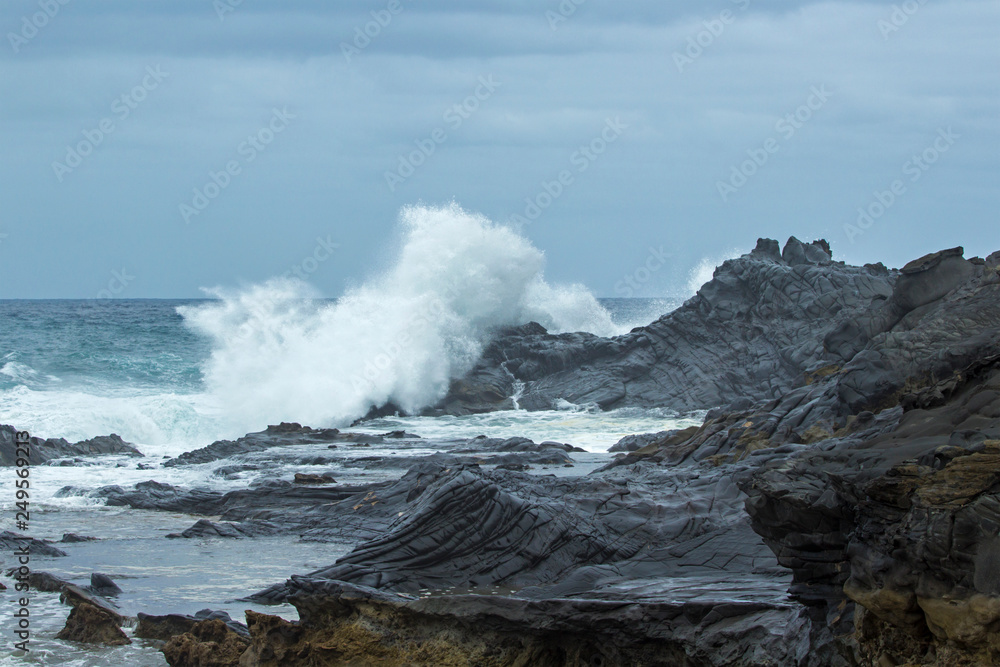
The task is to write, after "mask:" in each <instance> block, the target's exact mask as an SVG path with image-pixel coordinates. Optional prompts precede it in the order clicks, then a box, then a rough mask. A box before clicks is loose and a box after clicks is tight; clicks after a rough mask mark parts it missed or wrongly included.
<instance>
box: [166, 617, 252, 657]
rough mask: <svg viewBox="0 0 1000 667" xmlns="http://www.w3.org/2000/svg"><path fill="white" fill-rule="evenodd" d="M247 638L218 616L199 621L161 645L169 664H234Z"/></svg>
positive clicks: (247, 644) (246, 643)
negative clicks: (217, 617)
mask: <svg viewBox="0 0 1000 667" xmlns="http://www.w3.org/2000/svg"><path fill="white" fill-rule="evenodd" d="M247 646H249V642H248V641H247V640H246V638H244V637H243V636H242V635H240V634H238V633H236V632H234V631H233V630H232V628H230V627H229V626H228V625H226V623H225V622H224V621H222V620H220V619H211V620H204V621H198V622H196V623H195V624H194V625H192V626H191V629H190V630H188V631H187V632H185V633H184V634H180V635H175V636H173V637H171V638H170V640H169V641H167V643H166V644H165V645H164V646H163V648H161V649H160V650H161V651H163V656H164V657H165V658H166V659H167V664H169V665H171V666H172V667H236V666H237V665H239V664H240V656H242V655H243V652H244V651H246V649H247Z"/></svg>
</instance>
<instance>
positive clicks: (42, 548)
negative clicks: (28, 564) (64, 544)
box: [0, 530, 66, 561]
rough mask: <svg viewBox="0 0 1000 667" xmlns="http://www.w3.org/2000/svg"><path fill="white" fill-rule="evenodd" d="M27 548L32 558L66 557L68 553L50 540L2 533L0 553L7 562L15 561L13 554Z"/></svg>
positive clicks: (0, 535) (0, 536)
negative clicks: (0, 552) (53, 544)
mask: <svg viewBox="0 0 1000 667" xmlns="http://www.w3.org/2000/svg"><path fill="white" fill-rule="evenodd" d="M24 546H27V547H28V549H29V550H30V552H31V555H32V556H50V557H55V556H65V555H66V552H65V551H63V550H62V549H59V548H57V547H54V546H52V543H51V542H50V541H48V540H39V539H35V538H33V537H25V536H24V535H18V534H17V533H12V532H10V531H9V530H5V531H3V532H2V533H0V551H2V552H3V554H4V555H3V558H4V560H5V561H10V560H12V559H13V553H14V552H15V551H18V550H20V549H21V548H22V547H24Z"/></svg>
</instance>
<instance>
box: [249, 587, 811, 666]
mask: <svg viewBox="0 0 1000 667" xmlns="http://www.w3.org/2000/svg"><path fill="white" fill-rule="evenodd" d="M295 586H296V595H295V597H294V598H293V603H294V604H295V606H296V607H297V608H298V611H299V616H300V619H301V620H300V621H299V622H297V623H290V622H288V621H285V620H283V619H281V618H279V617H277V616H269V615H265V614H259V613H256V612H253V611H248V612H247V625H248V626H249V629H250V635H251V638H252V641H251V644H250V647H249V649H248V650H247V652H246V654H245V655H244V658H243V660H244V664H248V665H288V666H295V665H314V664H324V663H325V664H345V665H348V664H379V665H389V666H402V665H417V664H420V665H430V664H434V665H445V664H454V665H485V664H496V665H539V666H541V667H548V666H553V667H554V666H557V665H558V666H562V665H570V664H571V665H625V664H643V665H660V666H664V667H665V666H667V665H671V666H673V665H692V666H695V665H697V666H702V665H706V666H707V665H730V664H741V665H761V666H762V665H766V664H794V663H795V661H796V656H797V654H801V653H802V652H803V651H804V646H803V640H802V636H801V627H802V623H803V622H802V619H801V618H800V614H799V612H798V611H797V610H795V609H793V606H792V605H789V604H787V603H763V602H746V603H741V602H735V603H734V602H729V603H723V602H721V601H720V602H713V601H710V600H707V599H702V600H700V601H696V600H676V601H671V600H666V599H656V598H655V596H653V597H650V598H645V599H643V598H642V597H641V596H635V597H634V598H633V599H632V600H630V601H628V602H625V601H622V600H594V599H589V600H585V599H581V600H574V599H560V600H546V601H533V600H528V599H523V598H517V597H495V596H483V595H447V596H440V597H431V598H426V599H420V600H415V599H413V598H408V597H405V596H399V595H394V594H388V593H384V592H380V591H376V590H373V589H370V588H365V587H362V586H352V585H349V584H343V583H338V582H327V581H314V580H310V579H304V578H303V579H297V580H296V582H295ZM319 647H323V648H319Z"/></svg>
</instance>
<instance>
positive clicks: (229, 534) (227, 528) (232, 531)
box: [166, 519, 281, 539]
mask: <svg viewBox="0 0 1000 667" xmlns="http://www.w3.org/2000/svg"><path fill="white" fill-rule="evenodd" d="M279 532H281V529H280V528H279V527H278V526H277V525H275V524H273V523H270V522H267V521H245V522H242V523H215V522H212V521H209V520H208V519H200V520H198V521H197V522H196V523H195V524H194V525H193V526H191V527H190V528H188V529H187V530H185V531H184V532H182V533H169V534H168V535H167V536H166V537H168V538H171V539H176V538H188V539H190V538H205V537H226V538H231V539H242V538H245V537H261V536H264V535H274V534H277V533H279Z"/></svg>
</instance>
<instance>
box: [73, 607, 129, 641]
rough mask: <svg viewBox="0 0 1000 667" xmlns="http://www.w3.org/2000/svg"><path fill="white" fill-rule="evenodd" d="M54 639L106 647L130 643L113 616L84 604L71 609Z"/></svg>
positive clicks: (104, 610)
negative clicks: (63, 625) (64, 624)
mask: <svg viewBox="0 0 1000 667" xmlns="http://www.w3.org/2000/svg"><path fill="white" fill-rule="evenodd" d="M56 639H65V640H69V641H74V642H82V643H85V644H104V645H106V646H122V645H125V644H131V643H132V640H131V639H129V638H128V635H126V634H125V633H124V632H123V631H122V629H121V626H120V624H119V623H118V621H117V620H116V619H115V617H114V616H113V615H111V614H110V613H108V611H107V610H106V609H104V608H102V607H96V606H94V605H92V604H88V603H86V602H81V603H80V604H78V605H76V606H75V607H73V609H72V610H71V611H70V612H69V618H67V619H66V626H65V627H64V628H63V629H62V630H60V631H59V633H58V634H57V635H56Z"/></svg>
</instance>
